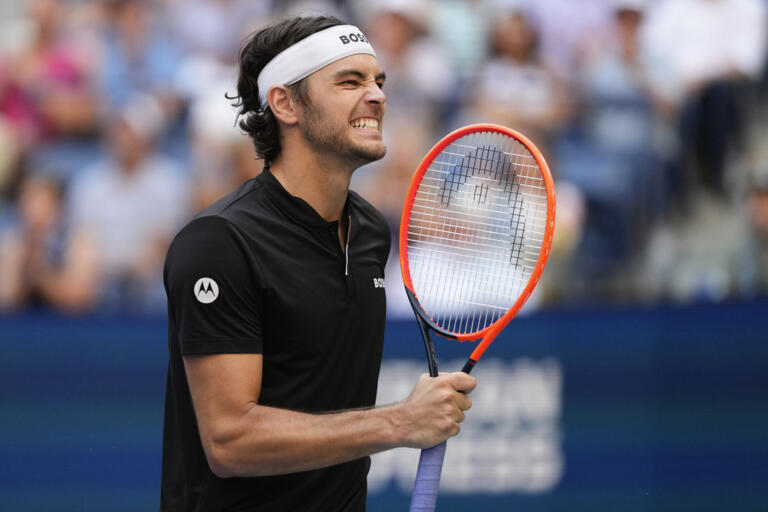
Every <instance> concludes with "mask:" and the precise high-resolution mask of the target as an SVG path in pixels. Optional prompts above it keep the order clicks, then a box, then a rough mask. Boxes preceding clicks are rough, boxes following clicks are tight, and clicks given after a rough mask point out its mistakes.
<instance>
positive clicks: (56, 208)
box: [0, 174, 88, 310]
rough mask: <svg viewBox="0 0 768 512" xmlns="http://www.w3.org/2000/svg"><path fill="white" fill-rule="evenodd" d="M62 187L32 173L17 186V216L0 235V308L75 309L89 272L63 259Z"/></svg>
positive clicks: (80, 298)
mask: <svg viewBox="0 0 768 512" xmlns="http://www.w3.org/2000/svg"><path fill="white" fill-rule="evenodd" d="M62 191H63V190H62V186H61V184H60V183H59V182H57V181H56V179H55V178H53V177H52V176H48V175H45V174H39V175H38V174H32V175H31V176H27V177H26V178H24V180H23V181H22V183H21V185H20V187H19V197H18V214H17V219H16V221H15V222H14V223H13V224H12V225H11V227H10V228H9V229H6V230H4V231H3V232H2V233H0V276H2V279H0V309H6V310H7V309H21V308H24V307H33V306H54V307H61V308H62V309H66V310H76V309H78V308H77V306H78V304H80V303H82V302H83V299H82V297H81V296H80V295H79V294H80V292H81V291H82V290H83V286H84V285H86V286H87V283H86V282H84V280H83V279H82V278H83V277H84V276H85V275H86V274H87V272H85V270H86V269H85V268H83V267H82V264H87V263H88V262H85V261H83V260H81V266H80V267H74V266H71V265H68V264H67V262H66V261H65V255H64V248H65V231H64V227H63V222H62Z"/></svg>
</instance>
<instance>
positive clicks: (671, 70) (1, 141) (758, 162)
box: [0, 0, 768, 511]
mask: <svg viewBox="0 0 768 512" xmlns="http://www.w3.org/2000/svg"><path fill="white" fill-rule="evenodd" d="M767 11H768V2H766V1H765V0H655V1H654V0H538V1H537V0H482V1H481V0H474V1H473V0H368V1H355V2H353V1H351V0H349V1H344V0H337V1H335V2H300V1H299V2H296V1H294V2H290V1H280V2H278V1H267V0H264V1H258V0H186V1H183V0H143V1H142V0H103V1H85V0H69V1H67V0H33V1H21V0H6V1H4V2H2V3H1V4H0V509H2V510H9V511H38V510H39V511H112V510H115V511H116V510H125V511H138V510H156V509H157V505H158V501H159V484H160V476H159V475H160V445H161V433H162V407H163V397H164V389H165V368H166V365H167V338H166V332H165V327H166V324H165V319H164V314H165V293H164V290H163V285H162V265H163V260H164V257H165V251H166V249H167V245H168V243H169V241H170V239H171V238H172V237H173V235H174V234H175V232H176V231H178V229H180V227H182V226H183V225H184V224H185V223H186V221H187V219H189V218H190V217H191V216H192V215H193V214H194V212H196V211H197V210H199V209H201V208H203V207H205V206H206V205H208V204H210V203H211V202H213V201H214V200H216V199H217V198H218V197H220V196H222V195H224V194H226V193H227V192H229V191H230V190H232V189H233V188H234V187H235V186H236V185H237V184H239V183H240V182H241V181H243V180H245V179H248V178H251V177H253V176H255V175H257V174H258V173H259V172H260V171H261V167H262V163H261V161H259V160H257V159H256V158H255V153H254V151H253V149H252V146H251V143H250V140H249V139H248V138H247V137H246V136H245V135H244V134H242V133H241V132H240V130H239V129H238V128H236V127H235V117H236V115H237V110H236V109H235V108H234V107H232V106H231V104H230V101H228V100H227V99H226V98H225V97H224V94H225V93H227V92H229V93H234V92H236V91H235V87H234V84H235V80H236V76H237V68H236V63H237V52H238V48H239V46H240V44H241V41H242V40H243V38H244V37H245V36H246V35H248V34H249V33H251V32H253V31H254V30H257V29H259V28H260V27H263V26H265V25H267V24H269V23H270V22H271V21H273V20H277V19H282V18H284V17H286V16H292V15H294V14H334V15H337V16H339V17H341V18H342V19H345V20H348V21H350V22H352V23H354V24H357V25H358V26H359V27H361V28H362V29H363V31H364V32H365V34H366V35H367V37H368V38H369V39H370V40H371V42H372V44H373V46H374V48H375V49H376V52H377V55H378V59H379V61H380V63H381V65H382V67H383V68H384V69H385V71H386V72H387V82H386V84H385V87H384V91H385V93H386V95H387V114H386V116H385V120H384V136H385V139H386V142H387V146H388V153H387V156H386V157H385V158H384V159H383V160H381V161H380V162H376V163H374V164H370V165H368V166H366V167H364V168H362V169H360V170H359V171H358V172H357V173H356V175H355V177H354V178H353V183H352V188H353V189H355V190H357V191H358V192H360V193H361V194H362V195H363V196H364V197H366V198H367V199H369V200H370V201H371V202H372V203H373V204H374V205H375V206H377V207H378V208H379V209H380V210H381V211H382V212H383V213H384V215H385V216H386V217H387V219H388V220H389V222H390V224H391V227H392V231H393V234H394V233H397V229H398V222H399V217H400V210H401V207H402V202H403V199H404V197H405V192H406V189H407V186H408V183H409V181H410V177H411V175H412V173H413V171H414V170H415V168H416V166H417V165H418V163H419V161H420V160H421V158H422V157H423V155H424V154H425V153H426V151H427V150H428V149H429V147H431V146H432V144H434V143H435V142H436V141H437V140H438V139H439V138H441V137H442V136H443V135H444V134H446V133H448V132H449V131H450V130H452V129H455V128H458V127H460V126H462V125H465V124H468V123H471V122H494V123H498V124H503V125H506V126H509V127H512V128H514V129H517V130H518V131H520V132H522V133H524V134H526V135H527V136H528V137H529V138H530V139H532V140H533V141H534V143H536V145H537V146H539V148H541V149H542V151H543V153H544V155H545V157H546V158H547V160H548V162H549V165H550V167H551V169H552V173H553V175H554V178H555V182H556V187H557V195H558V197H557V199H558V210H557V225H556V233H555V239H554V244H553V250H552V254H551V257H550V262H549V264H548V267H547V269H546V271H545V273H544V277H543V279H542V282H541V283H540V284H539V286H538V288H537V290H536V292H535V293H534V295H533V296H532V298H531V300H530V301H529V304H528V306H527V307H526V309H525V310H524V312H523V315H521V318H519V319H516V320H515V321H513V323H512V324H511V325H510V326H509V328H508V329H507V331H505V333H504V334H503V335H502V337H501V338H500V339H499V340H498V341H497V342H495V343H494V345H493V346H492V347H491V349H489V352H488V355H486V356H485V357H486V358H485V359H484V360H483V361H482V363H481V364H478V367H477V370H476V372H477V376H478V379H479V382H480V384H479V387H478V389H477V391H476V395H475V397H474V403H475V407H474V408H473V410H472V411H471V414H470V415H469V418H468V420H467V423H466V424H465V427H464V429H463V431H462V434H461V435H460V436H459V437H458V438H456V439H454V440H452V441H451V442H450V443H449V448H448V455H447V459H446V467H445V470H444V473H443V482H442V489H441V497H440V500H439V501H438V509H439V510H456V511H458V510H484V511H491V510H498V511H507V510H537V511H538V510H541V511H552V510H595V511H602V510H608V511H614V510H622V511H634V510H638V511H641V510H642V511H646V510H697V511H699V510H727V511H731V510H734V511H743V510H766V508H765V507H766V503H768V435H766V432H768V392H767V391H766V390H768V330H766V325H767V324H768V322H767V321H768V301H767V300H766V294H768V66H766V48H767V45H768V43H767V42H766V30H767V29H768V18H767V17H766V12H767ZM393 243H394V241H393ZM386 287H387V297H388V315H389V318H390V321H389V324H388V331H387V341H386V347H385V359H384V365H383V367H382V374H381V379H380V386H379V402H380V403H389V402H393V401H396V400H400V399H402V398H404V397H405V396H406V395H407V393H408V392H409V390H410V388H411V386H412V383H413V382H414V381H415V379H416V376H417V375H418V374H419V373H421V372H423V371H425V368H426V365H425V363H424V358H423V354H422V352H423V349H422V348H421V341H420V338H419V335H418V330H417V328H416V326H415V323H414V322H413V320H412V313H411V311H410V306H409V305H408V303H407V300H406V298H405V295H404V294H403V293H402V284H401V281H400V275H399V268H398V259H397V250H396V248H394V250H393V254H392V255H391V257H390V262H389V266H388V269H387V275H386ZM437 350H438V355H439V356H442V357H441V368H443V369H446V370H447V369H458V368H460V367H461V365H462V362H461V358H462V357H464V356H465V355H466V354H467V353H468V351H467V347H466V346H458V345H456V344H453V342H447V341H442V340H441V341H439V343H438V348H437ZM417 457H418V453H417V452H415V451H413V450H405V449H401V450H395V451H392V452H389V453H386V454H381V455H377V456H375V457H374V462H373V469H372V471H371V475H370V478H369V491H370V496H369V502H368V508H369V510H372V511H384V510H403V509H405V508H406V507H407V503H408V495H409V493H410V487H411V485H412V481H413V476H414V475H415V467H416V459H417ZM307 509H308V510H309V509H311V504H308V506H307Z"/></svg>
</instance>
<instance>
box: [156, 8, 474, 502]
mask: <svg viewBox="0 0 768 512" xmlns="http://www.w3.org/2000/svg"><path fill="white" fill-rule="evenodd" d="M383 83H384V72H383V71H382V70H381V69H380V67H379V64H378V62H377V60H376V54H375V53H374V50H373V48H372V47H371V45H370V43H369V42H368V40H367V39H366V37H365V35H364V34H363V33H362V32H361V31H360V30H359V29H358V28H356V27H354V26H350V25H345V24H344V23H343V22H341V21H340V20H338V19H335V18H327V17H314V18H295V19H291V20H287V21H284V22H282V23H279V24H276V25H274V26H271V27H269V28H266V29H263V30H261V31H260V32H258V33H256V34H255V35H253V36H252V37H251V38H250V39H249V40H248V41H247V43H246V44H245V45H244V46H243V48H242V50H241V54H240V76H239V81H238V96H237V97H236V98H237V100H238V104H239V105H240V106H241V120H240V127H241V128H242V129H243V130H245V131H246V132H247V133H248V134H249V136H250V137H251V138H252V139H253V142H254V146H255V149H256V153H257V155H258V156H260V157H261V158H263V159H264V160H265V167H266V168H265V170H264V172H263V173H262V174H261V175H260V176H259V177H257V178H255V179H252V180H250V181H247V182H245V183H244V184H243V185H241V186H240V188H238V189H237V190H235V191H234V192H233V193H231V194H229V195H228V196H226V197H224V198H223V199H221V200H220V201H218V202H217V203H215V204H214V205H212V206H210V207H209V208H207V209H206V210H204V211H203V212H201V213H200V214H199V215H197V216H196V217H195V218H194V219H193V220H192V221H191V222H190V223H189V224H188V225H187V226H186V227H185V228H184V229H182V230H181V232H180V233H179V234H178V235H177V236H176V238H175V239H174V241H173V243H172V245H171V247H170V249H169V252H168V257H167V260H166V266H165V276H164V278H165V286H166V291H167V294H168V316H169V351H170V364H169V369H168V381H167V391H166V404H165V426H164V435H163V468H162V491H161V504H160V510H161V511H185V512H189V511H206V512H212V511H219V510H248V511H281V512H284V511H315V510H317V511H361V510H365V499H366V475H367V472H368V468H369V466H370V459H369V457H368V456H369V455H370V454H372V453H376V452H379V451H382V450H387V449H390V448H394V447H398V446H407V447H414V448H425V447H430V446H433V445H436V444H438V443H440V442H442V441H444V440H445V439H447V438H448V437H450V436H453V435H455V434H456V433H458V431H459V423H460V422H461V421H463V419H464V411H465V410H466V409H468V408H469V407H470V400H469V398H467V396H466V394H464V393H468V392H470V391H471V390H472V389H473V388H474V386H475V380H474V378H473V377H471V376H469V375H466V374H462V373H451V374H442V375H441V376H440V377H438V378H435V379H431V378H429V377H427V376H423V377H422V378H421V379H419V381H418V382H417V383H416V385H415V387H414V389H413V391H412V393H411V395H410V396H409V397H408V398H406V399H405V400H404V401H402V402H400V403H398V404H394V405H390V406H386V407H379V408H373V404H374V402H375V398H376V386H377V380H378V374H379V366H380V363H381V352H382V342H383V336H384V325H385V296H384V287H383V282H384V280H383V277H384V274H383V273H384V267H385V264H386V260H387V256H388V254H389V248H390V247H389V246H390V233H389V229H388V227H387V224H386V222H385V220H384V218H383V217H382V215H381V214H379V212H377V211H376V210H375V209H374V208H373V207H372V206H371V205H370V204H368V203H367V202H366V201H365V200H363V199H362V198H361V197H360V196H358V195H357V194H355V193H354V192H351V191H349V190H348V187H349V182H350V178H351V176H352V173H353V172H354V171H355V169H356V168H358V167H359V166H361V165H363V164H365V163H368V162H371V161H374V160H378V159H380V158H382V157H383V156H384V154H385V152H386V148H385V146H384V144H383V142H382V137H381V128H382V122H383V117H384V112H385V107H386V106H385V101H386V100H385V96H384V93H383V92H382V89H381V87H382V84H383Z"/></svg>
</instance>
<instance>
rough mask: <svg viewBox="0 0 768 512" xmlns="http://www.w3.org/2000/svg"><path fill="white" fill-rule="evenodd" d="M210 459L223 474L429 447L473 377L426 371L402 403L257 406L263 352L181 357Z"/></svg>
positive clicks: (451, 431) (451, 422)
mask: <svg viewBox="0 0 768 512" xmlns="http://www.w3.org/2000/svg"><path fill="white" fill-rule="evenodd" d="M184 367H185V369H186V373H187V379H188V381H189V387H190V392H191V394H192V401H193V404H194V408H195V414H196V416H197V422H198V427H199V429H200V438H201V440H202V443H203V449H204V450H205V454H206V457H207V459H208V464H209V465H210V466H211V469H212V470H213V472H214V473H215V474H216V475H217V476H219V477H222V478H228V477H235V476H239V477H243V476H264V475H277V474H284V473H293V472H298V471H306V470H310V469H317V468H321V467H326V466H331V465H334V464H339V463H342V462H346V461H350V460H353V459H357V458H360V457H364V456H366V455H370V454H372V453H376V452H380V451H383V450H387V449H390V448H395V447H398V446H410V447H415V448H424V447H429V446H434V445H436V444H438V443H440V442H442V441H443V440H445V439H447V438H448V437H451V436H453V435H456V434H457V433H458V432H459V423H460V422H461V421H463V420H464V413H463V411H464V410H466V409H468V408H469V407H470V406H471V402H470V400H469V398H468V397H467V396H466V395H465V394H463V393H460V392H459V391H463V392H469V391H471V390H472V389H473V388H474V386H475V379H474V378H473V377H471V376H469V375H466V374H462V373H455V374H442V375H441V376H440V377H438V378H435V379H433V378H430V377H428V376H426V375H424V376H422V378H421V379H420V380H419V382H418V383H417V385H416V387H415V388H414V391H413V392H412V393H411V395H410V396H409V397H408V399H406V400H405V401H403V402H400V403H398V404H395V405H391V406H387V407H381V408H373V409H364V410H350V411H344V412H338V413H329V414H307V413H300V412H295V411H289V410H285V409H277V408H274V407H266V406H262V405H258V403H257V401H258V398H259V393H260V390H261V375H262V356H261V355H260V354H216V355H205V356H184Z"/></svg>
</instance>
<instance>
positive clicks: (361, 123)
mask: <svg viewBox="0 0 768 512" xmlns="http://www.w3.org/2000/svg"><path fill="white" fill-rule="evenodd" d="M349 124H350V125H351V126H352V127H353V128H367V129H369V130H378V129H379V120H378V119H374V118H371V117H366V118H362V119H355V120H354V121H352V122H351V123H349Z"/></svg>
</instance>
